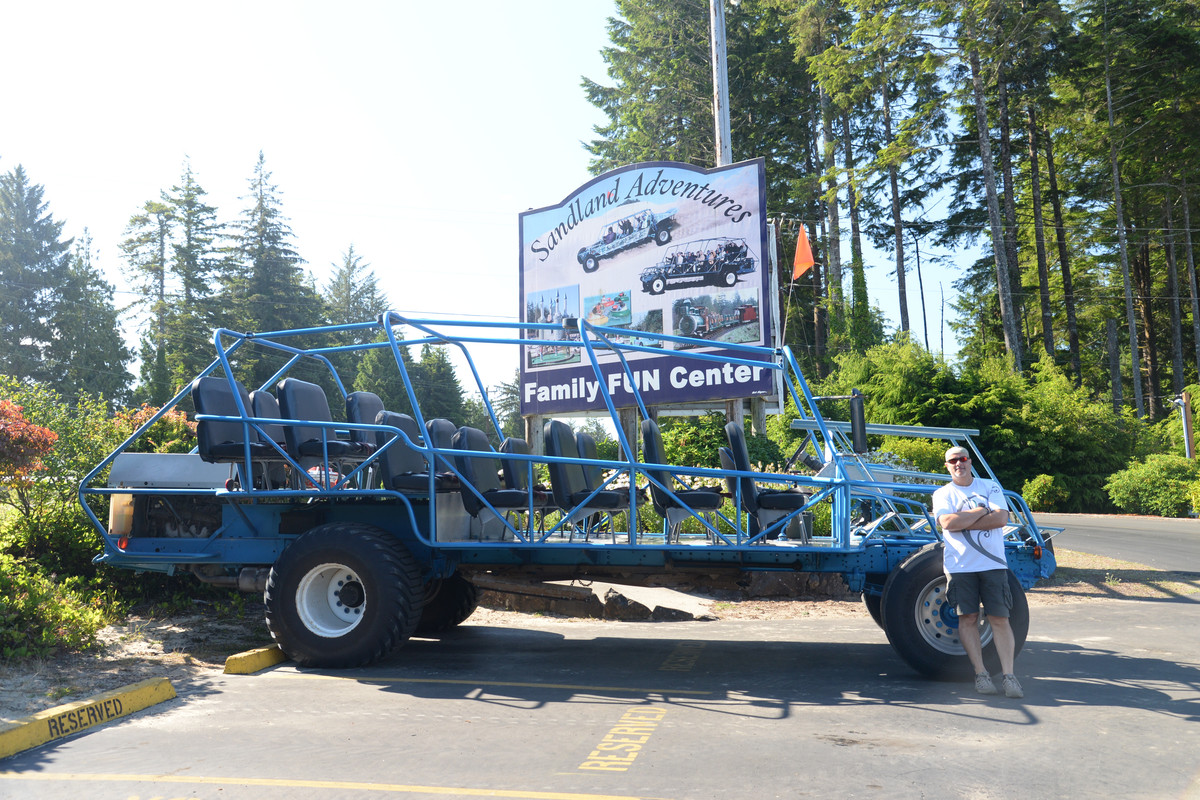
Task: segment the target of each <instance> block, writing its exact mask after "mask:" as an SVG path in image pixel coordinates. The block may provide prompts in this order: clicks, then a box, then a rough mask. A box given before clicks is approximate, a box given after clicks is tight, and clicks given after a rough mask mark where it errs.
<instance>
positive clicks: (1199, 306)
mask: <svg viewBox="0 0 1200 800" xmlns="http://www.w3.org/2000/svg"><path fill="white" fill-rule="evenodd" d="M1180 192H1181V193H1182V196H1183V251H1184V253H1186V254H1187V271H1188V287H1189V288H1190V289H1191V290H1192V344H1193V345H1194V346H1195V348H1196V369H1197V370H1198V371H1200V292H1197V291H1196V257H1195V254H1194V252H1193V250H1192V214H1191V208H1190V206H1189V204H1188V186H1187V178H1184V179H1183V185H1182V186H1181V187H1180Z"/></svg>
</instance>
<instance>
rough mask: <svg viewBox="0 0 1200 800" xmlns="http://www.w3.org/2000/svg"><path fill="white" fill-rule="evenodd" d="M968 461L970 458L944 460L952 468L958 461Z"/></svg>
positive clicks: (960, 457) (961, 457)
mask: <svg viewBox="0 0 1200 800" xmlns="http://www.w3.org/2000/svg"><path fill="white" fill-rule="evenodd" d="M970 460H971V457H970V456H959V457H958V458H948V459H946V463H947V464H949V465H950V466H954V465H955V464H957V463H959V462H960V461H970Z"/></svg>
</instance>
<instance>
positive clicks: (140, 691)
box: [0, 678, 175, 758]
mask: <svg viewBox="0 0 1200 800" xmlns="http://www.w3.org/2000/svg"><path fill="white" fill-rule="evenodd" d="M173 697H175V687H174V686H172V685H171V682H170V681H169V680H167V679H166V678H151V679H149V680H145V681H142V682H140V683H133V684H130V685H129V686H123V687H121V688H120V689H113V690H112V691H111V692H105V693H104V694H100V695H97V696H95V697H93V698H90V699H88V700H80V701H78V702H75V703H67V704H66V705H63V706H57V707H55V708H49V709H46V710H45V711H39V712H38V713H37V714H34V715H33V716H29V717H25V718H24V719H19V720H17V721H16V722H10V723H7V724H0V758H7V757H8V756H11V755H12V754H13V753H19V752H21V751H22V750H28V749H29V748H31V747H37V746H38V745H39V744H45V743H46V742H49V741H51V740H53V739H61V738H62V737H64V736H70V735H71V734H74V733H79V732H80V731H84V730H87V729H88V728H92V727H95V726H97V725H103V724H104V723H106V722H111V721H112V720H114V719H119V718H121V717H124V716H126V715H128V714H132V713H133V712H135V711H141V710H142V709H143V708H149V707H150V706H152V705H155V704H157V703H161V702H163V701H165V700H170V699H172V698H173Z"/></svg>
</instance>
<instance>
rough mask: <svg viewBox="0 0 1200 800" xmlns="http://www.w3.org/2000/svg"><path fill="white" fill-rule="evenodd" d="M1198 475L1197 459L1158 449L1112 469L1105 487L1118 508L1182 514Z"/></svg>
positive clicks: (1132, 511) (1187, 505)
mask: <svg viewBox="0 0 1200 800" xmlns="http://www.w3.org/2000/svg"><path fill="white" fill-rule="evenodd" d="M1198 479H1200V466H1198V465H1197V464H1196V462H1194V461H1189V460H1188V459H1186V458H1183V457H1181V456H1174V455H1167V454H1165V453H1159V454H1156V455H1150V456H1147V457H1146V460H1145V461H1144V462H1140V463H1139V462H1134V463H1132V464H1130V465H1129V466H1128V467H1126V468H1125V469H1123V470H1121V471H1120V472H1116V473H1114V474H1113V475H1112V476H1110V477H1109V479H1108V482H1107V483H1106V484H1105V485H1104V488H1105V490H1106V491H1107V492H1108V496H1109V497H1110V498H1111V499H1112V502H1113V504H1114V505H1116V506H1117V508H1120V509H1121V510H1123V511H1126V512H1129V513H1131V514H1155V515H1158V516H1163V517H1183V516H1186V515H1187V513H1188V512H1189V511H1190V510H1191V508H1192V501H1191V496H1190V492H1191V487H1192V484H1193V483H1195V482H1196V481H1197V480H1198Z"/></svg>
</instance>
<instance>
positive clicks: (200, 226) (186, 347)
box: [162, 162, 223, 389]
mask: <svg viewBox="0 0 1200 800" xmlns="http://www.w3.org/2000/svg"><path fill="white" fill-rule="evenodd" d="M206 197H207V192H206V191H205V190H204V188H203V187H201V186H200V184H199V183H198V182H197V181H196V178H195V175H194V174H193V173H192V167H191V164H190V163H187V162H185V163H184V167H183V175H182V177H181V179H180V182H179V183H178V184H177V185H175V186H172V187H171V189H170V190H169V191H167V192H163V195H162V201H163V202H164V203H165V204H166V205H167V206H168V207H169V208H170V209H171V223H172V225H171V228H172V234H173V236H172V242H171V258H170V264H169V267H170V271H171V274H172V276H173V278H174V281H175V289H174V293H173V296H172V298H171V302H170V303H169V308H168V314H167V332H166V339H167V342H168V345H169V347H168V352H167V358H166V363H167V371H168V372H169V374H170V381H171V384H172V386H173V387H175V388H176V389H177V388H178V387H181V386H182V385H183V384H184V383H185V382H187V381H190V380H191V379H192V378H193V377H195V376H196V375H197V374H198V373H199V372H200V371H201V370H202V369H203V368H204V367H205V366H207V365H208V363H209V362H210V361H212V357H213V353H212V346H211V343H210V341H209V336H208V334H209V332H210V331H211V330H212V329H213V328H215V327H217V324H218V320H219V318H220V311H219V308H218V306H217V299H216V296H215V286H214V278H215V277H216V275H217V273H218V271H219V266H220V258H219V253H218V242H219V239H220V237H221V235H222V232H223V228H222V226H221V224H220V223H219V222H218V221H217V210H216V208H215V207H213V206H211V205H209V204H208V203H207V202H205V198H206Z"/></svg>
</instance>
